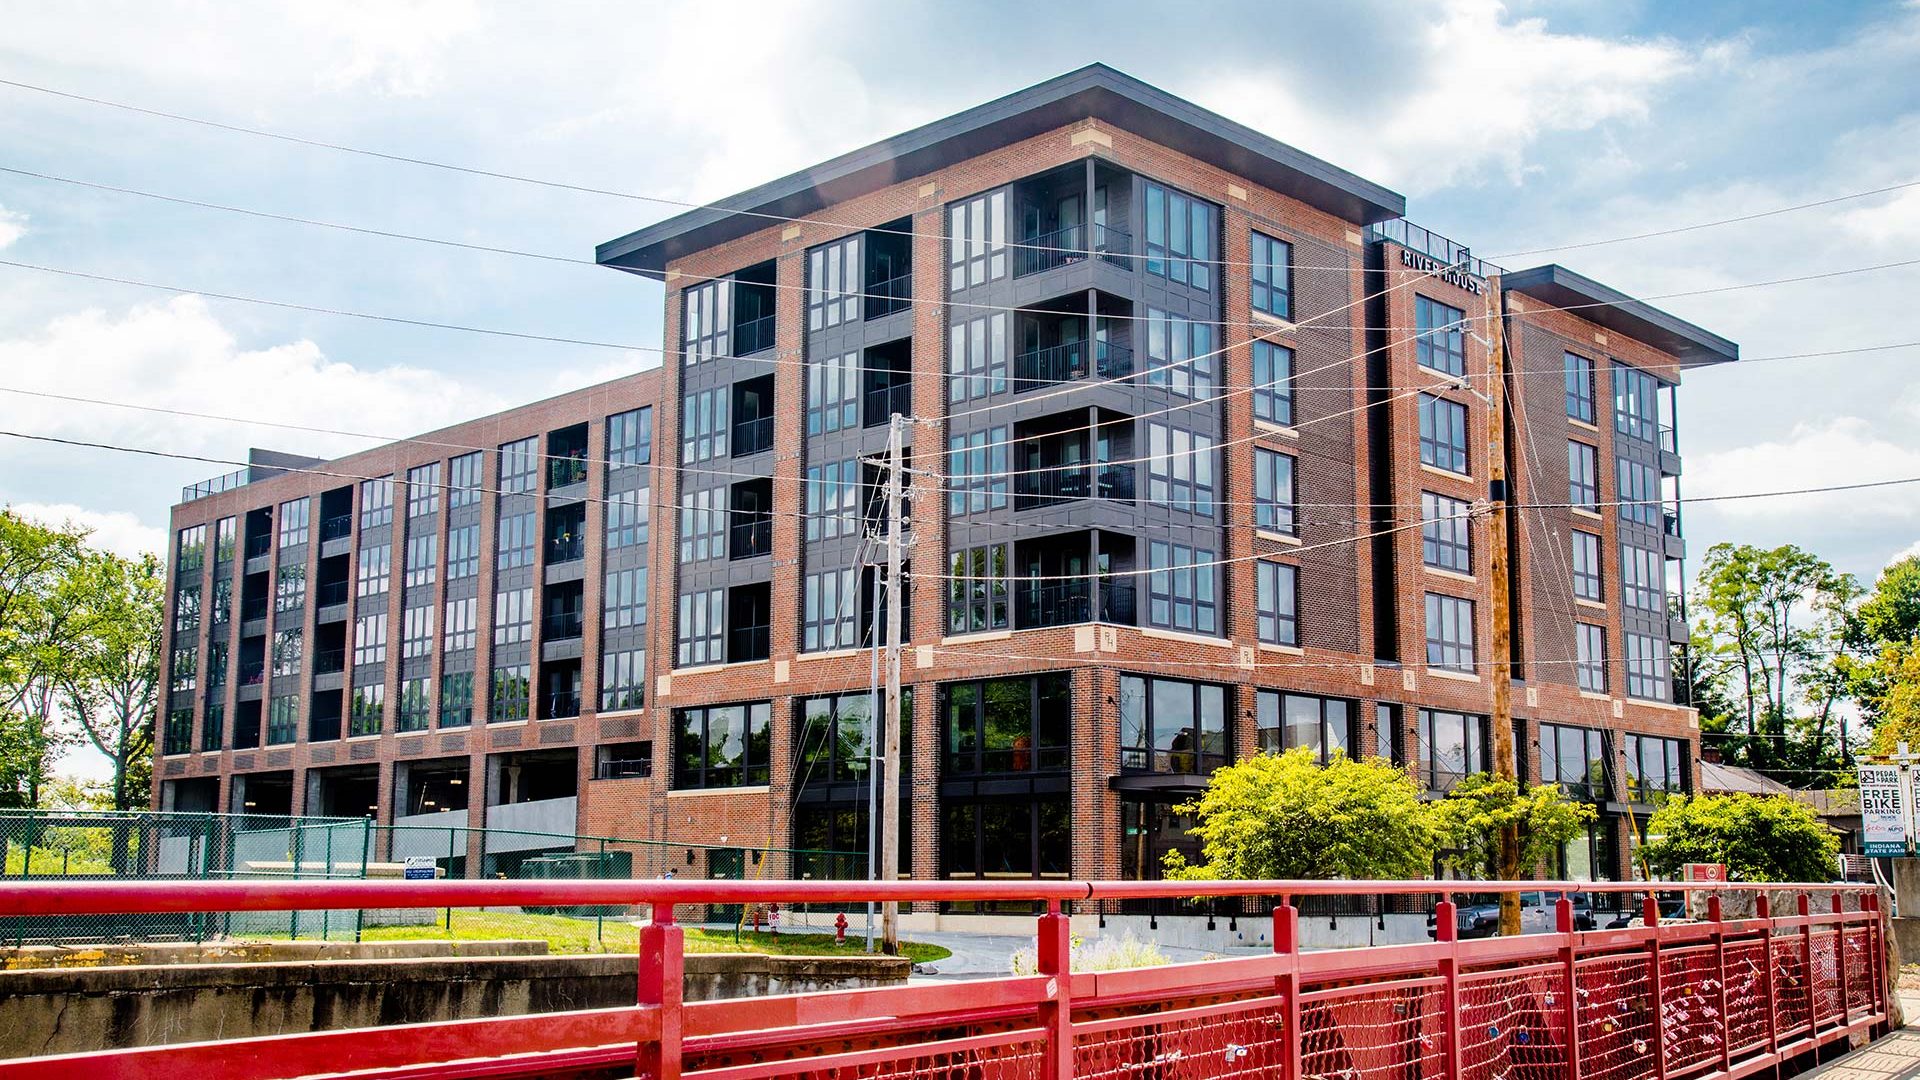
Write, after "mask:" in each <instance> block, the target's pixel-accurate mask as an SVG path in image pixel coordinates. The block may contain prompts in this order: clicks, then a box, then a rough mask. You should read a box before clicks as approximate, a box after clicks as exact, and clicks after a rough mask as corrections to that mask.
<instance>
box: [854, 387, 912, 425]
mask: <svg viewBox="0 0 1920 1080" xmlns="http://www.w3.org/2000/svg"><path fill="white" fill-rule="evenodd" d="M861 407H862V408H863V409H865V410H866V411H865V413H863V414H862V418H863V422H864V425H865V426H866V427H879V426H880V425H881V424H884V423H886V422H887V420H888V419H889V418H891V417H892V416H893V414H894V413H899V414H900V415H901V416H912V415H913V384H912V383H911V382H908V381H907V380H905V379H902V380H901V381H899V382H897V383H894V384H893V385H891V386H879V387H875V388H873V389H871V390H868V391H867V393H866V400H865V401H864V402H862V403H861Z"/></svg>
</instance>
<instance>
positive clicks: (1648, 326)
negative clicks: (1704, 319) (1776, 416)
mask: <svg viewBox="0 0 1920 1080" xmlns="http://www.w3.org/2000/svg"><path fill="white" fill-rule="evenodd" d="M1500 285H1501V287H1502V288H1503V289H1506V290H1508V291H1510V292H1517V293H1525V294H1526V295H1528V296H1531V297H1533V298H1534V299H1535V300H1539V301H1542V302H1544V303H1546V304H1550V305H1552V306H1553V307H1555V308H1560V309H1563V310H1566V311H1567V312H1568V313H1570V314H1573V315H1577V316H1579V317H1580V318H1582V319H1585V320H1587V321H1588V322H1590V323H1593V324H1594V325H1596V326H1601V327H1605V328H1606V329H1608V330H1610V331H1612V332H1614V333H1616V334H1619V335H1620V336H1622V337H1627V338H1632V339H1633V340H1635V341H1638V342H1640V343H1641V344H1644V345H1651V346H1652V347H1654V348H1656V349H1659V350H1660V351H1661V352H1663V353H1666V354H1668V355H1669V356H1672V357H1673V358H1674V359H1676V360H1678V361H1680V366H1681V367H1682V368H1695V367H1705V366H1707V365H1709V364H1725V363H1730V362H1732V361H1735V360H1738V359H1740V346H1738V345H1736V344H1734V343H1733V342H1731V341H1728V340H1727V339H1726V338H1723V337H1721V336H1720V335H1718V334H1714V333H1710V332H1708V331H1706V330H1702V329H1700V328H1699V327H1697V326H1695V325H1693V324H1692V323H1690V322H1688V321H1686V320H1685V319H1681V318H1677V317H1675V316H1673V315H1669V314H1667V313H1666V312H1664V311H1661V310H1660V309H1659V308H1657V307H1654V306H1653V305H1651V304H1647V303H1644V302H1642V301H1639V300H1635V299H1633V298H1632V297H1630V296H1628V295H1627V294H1626V293H1623V292H1620V291H1618V290H1615V289H1610V288H1608V287H1606V286H1605V285H1602V284H1600V283H1599V282H1597V281H1595V280H1593V279H1592V278H1589V277H1584V276H1582V275H1580V274H1576V273H1574V272H1573V271H1571V270H1569V269H1567V268H1566V267H1564V266H1560V265H1558V264H1555V263H1548V264H1547V265H1545V266H1536V267H1534V268H1532V269H1530V270H1516V271H1514V272H1513V273H1510V274H1503V275H1501V278H1500Z"/></svg>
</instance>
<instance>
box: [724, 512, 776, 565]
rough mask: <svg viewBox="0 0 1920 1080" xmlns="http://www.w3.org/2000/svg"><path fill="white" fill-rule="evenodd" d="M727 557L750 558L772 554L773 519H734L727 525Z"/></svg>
mask: <svg viewBox="0 0 1920 1080" xmlns="http://www.w3.org/2000/svg"><path fill="white" fill-rule="evenodd" d="M727 533H728V535H727V558H729V559H751V558H754V557H756V556H760V555H771V554H773V519H772V518H767V517H759V518H750V519H748V520H745V521H735V522H734V523H733V524H731V525H729V526H728V527H727Z"/></svg>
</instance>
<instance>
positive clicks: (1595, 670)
mask: <svg viewBox="0 0 1920 1080" xmlns="http://www.w3.org/2000/svg"><path fill="white" fill-rule="evenodd" d="M1573 631H1574V637H1573V640H1574V648H1575V654H1574V665H1573V667H1574V672H1575V674H1576V675H1577V677H1578V680H1579V684H1580V689H1582V690H1586V691H1588V692H1590V693H1595V694H1604V693H1606V692H1607V628H1606V627H1604V626H1596V625H1594V624H1593V623H1575V624H1574V626H1573Z"/></svg>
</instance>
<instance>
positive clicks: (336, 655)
mask: <svg viewBox="0 0 1920 1080" xmlns="http://www.w3.org/2000/svg"><path fill="white" fill-rule="evenodd" d="M345 670H347V650H346V649H344V648H340V649H316V650H314V654H313V673H314V674H315V675H332V674H335V673H337V672H341V671H345Z"/></svg>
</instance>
